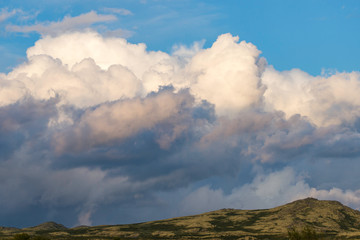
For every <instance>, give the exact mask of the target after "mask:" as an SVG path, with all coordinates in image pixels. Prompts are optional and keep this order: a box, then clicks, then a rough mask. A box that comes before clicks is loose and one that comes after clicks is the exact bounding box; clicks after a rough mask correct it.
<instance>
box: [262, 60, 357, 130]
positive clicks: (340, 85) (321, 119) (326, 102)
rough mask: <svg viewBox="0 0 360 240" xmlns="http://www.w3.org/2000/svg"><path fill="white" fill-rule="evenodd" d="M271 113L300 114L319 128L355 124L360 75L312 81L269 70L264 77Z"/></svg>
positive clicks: (302, 74) (297, 74) (304, 76)
mask: <svg viewBox="0 0 360 240" xmlns="http://www.w3.org/2000/svg"><path fill="white" fill-rule="evenodd" d="M262 80H263V83H264V84H265V85H266V86H267V87H268V88H267V91H266V92H265V94H264V98H265V102H266V104H267V105H268V107H269V108H270V109H276V110H280V111H283V112H285V113H286V115H287V117H291V116H292V115H294V114H301V115H303V116H306V117H308V118H309V119H310V120H311V121H312V122H314V123H315V124H317V125H319V126H329V125H339V124H341V123H343V122H354V121H355V120H356V119H357V118H358V117H359V114H360V112H359V104H360V98H359V96H358V94H357V91H359V90H360V73H359V72H351V73H335V74H332V75H329V76H324V77H323V76H317V77H313V76H310V75H309V74H307V73H305V72H303V71H301V70H299V69H293V70H291V71H285V72H278V71H276V70H275V69H274V68H272V67H269V68H267V70H266V71H265V72H264V75H263V77H262Z"/></svg>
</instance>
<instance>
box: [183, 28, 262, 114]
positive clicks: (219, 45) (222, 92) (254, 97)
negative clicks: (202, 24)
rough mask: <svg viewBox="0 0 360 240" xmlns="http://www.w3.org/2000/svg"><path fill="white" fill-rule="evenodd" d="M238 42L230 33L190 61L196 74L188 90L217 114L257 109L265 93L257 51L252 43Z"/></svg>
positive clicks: (258, 52) (219, 38) (192, 70)
mask: <svg viewBox="0 0 360 240" xmlns="http://www.w3.org/2000/svg"><path fill="white" fill-rule="evenodd" d="M238 41H239V38H238V37H233V36H231V35H230V34H224V35H221V36H219V37H218V39H217V40H216V42H215V43H214V44H213V45H212V47H211V48H209V49H205V50H203V51H200V52H199V53H197V54H196V55H195V56H194V57H193V58H192V59H191V62H190V67H189V68H190V71H191V72H193V73H195V74H197V78H196V82H194V83H193V84H192V85H191V91H192V92H193V93H194V94H195V95H196V96H198V97H200V98H202V99H206V100H208V101H209V102H211V103H213V104H215V108H216V112H217V113H218V114H220V115H232V114H234V113H237V112H239V111H240V110H243V109H245V108H249V107H254V106H257V105H258V104H259V103H260V102H261V98H262V95H263V93H264V90H265V88H264V87H263V86H262V84H261V78H260V76H261V73H262V66H261V64H262V63H261V61H260V62H259V54H260V51H259V50H258V49H257V48H256V47H255V46H254V45H252V44H251V43H246V42H245V41H242V42H240V43H237V42H238Z"/></svg>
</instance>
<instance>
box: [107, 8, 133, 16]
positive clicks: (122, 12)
mask: <svg viewBox="0 0 360 240" xmlns="http://www.w3.org/2000/svg"><path fill="white" fill-rule="evenodd" d="M103 10H104V11H105V12H111V13H115V14H119V15H123V16H128V15H133V13H132V12H131V11H130V10H128V9H125V8H103Z"/></svg>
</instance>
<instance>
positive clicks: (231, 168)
mask: <svg viewBox="0 0 360 240" xmlns="http://www.w3.org/2000/svg"><path fill="white" fill-rule="evenodd" d="M359 26H360V2H359V1H358V0H341V1H339V0H336V1H335V0H315V1H314V0H311V1H310V0H305V1H288V0H252V1H246V0H239V1H235V0H234V1H232V0H229V1H212V0H208V1H195V0H179V1H170V0H140V1H130V0H129V1H127V0H122V1H114V0H101V1H100V0H94V1H84V0H82V1H78V0H75V1H73V0H72V1H70V0H62V1H58V0H52V1H43V0H29V1H18V0H14V1H4V0H0V54H1V56H2V57H1V59H0V226H11V227H29V226H34V225H37V224H40V223H43V222H46V221H56V222H58V223H61V224H64V225H65V226H67V227H74V226H78V225H103V224H126V223H135V222H143V221H149V220H157V219H164V218H170V217H177V216H185V215H190V214H198V213H203V212H206V211H211V210H217V209H221V208H237V209H258V208H271V207H275V206H279V205H281V204H285V203H287V202H290V201H294V200H297V199H301V198H306V197H314V198H318V199H324V200H325V199H326V200H337V201H340V202H342V203H343V204H346V205H348V206H350V207H352V208H354V209H360V186H359V183H358V176H359V173H358V172H359V170H360V133H359V132H360V95H359V92H360V67H359V66H360V60H359V56H360V47H359V43H360V31H359V30H360V29H359Z"/></svg>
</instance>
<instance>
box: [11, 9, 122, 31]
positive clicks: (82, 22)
mask: <svg viewBox="0 0 360 240" xmlns="http://www.w3.org/2000/svg"><path fill="white" fill-rule="evenodd" d="M116 19H117V18H116V17H115V16H114V15H102V14H97V13H96V12H95V11H90V12H88V13H84V14H81V15H79V16H76V17H71V16H65V17H64V19H63V20H62V21H58V22H47V23H39V24H35V25H30V26H18V25H8V26H7V27H6V30H7V31H10V32H20V33H29V32H38V33H40V34H41V35H43V36H46V35H51V36H56V35H59V34H61V33H64V32H70V31H74V30H79V29H84V28H87V27H90V26H91V25H93V24H95V23H99V22H109V21H114V20H116Z"/></svg>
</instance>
